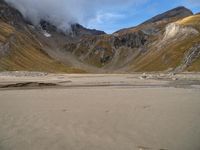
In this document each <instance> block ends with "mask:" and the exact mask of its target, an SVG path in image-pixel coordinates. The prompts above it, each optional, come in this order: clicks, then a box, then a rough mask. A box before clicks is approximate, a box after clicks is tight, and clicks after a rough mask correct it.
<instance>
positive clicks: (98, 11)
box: [6, 0, 148, 30]
mask: <svg viewBox="0 0 200 150" xmlns="http://www.w3.org/2000/svg"><path fill="white" fill-rule="evenodd" d="M6 1H7V2H8V3H10V4H11V5H13V6H14V7H15V8H16V9H18V10H19V11H20V12H21V13H22V14H23V16H24V17H25V18H27V19H29V20H30V21H31V22H32V23H33V24H34V25H37V24H38V23H39V22H40V20H41V19H45V20H47V21H49V22H51V23H52V24H54V25H56V26H57V27H58V28H60V29H62V30H67V29H68V28H69V27H70V25H71V24H73V23H80V24H83V25H88V24H90V23H92V22H94V21H99V22H101V23H102V22H103V21H109V20H112V19H115V18H116V17H122V15H120V14H116V12H115V10H122V9H124V8H127V7H129V6H132V7H134V6H137V5H140V4H143V3H145V2H146V1H148V0H6ZM88 26H91V25H88Z"/></svg>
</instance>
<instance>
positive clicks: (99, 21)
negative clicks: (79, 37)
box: [84, 0, 200, 33]
mask: <svg viewBox="0 0 200 150" xmlns="http://www.w3.org/2000/svg"><path fill="white" fill-rule="evenodd" d="M118 1H119V0H118ZM126 3H127V4H126ZM177 6H185V7H187V8H189V9H191V10H192V11H193V12H194V13H197V12H200V0H140V1H137V0H136V1H134V0H132V1H129V0H127V1H126V0H123V1H121V3H120V1H119V3H115V2H114V1H113V4H107V5H106V4H105V5H103V7H100V8H98V6H96V7H97V11H96V12H95V15H94V16H93V17H92V18H90V19H89V21H87V22H86V23H85V24H84V25H85V26H87V27H89V28H95V29H99V30H103V31H105V32H107V33H112V32H114V31H117V30H119V29H121V28H126V27H132V26H135V25H137V24H140V23H142V22H143V21H145V20H147V19H149V18H151V17H153V16H155V15H157V14H159V13H162V12H165V11H167V10H169V9H172V8H175V7H177Z"/></svg>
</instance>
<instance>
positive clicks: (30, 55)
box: [0, 0, 200, 73]
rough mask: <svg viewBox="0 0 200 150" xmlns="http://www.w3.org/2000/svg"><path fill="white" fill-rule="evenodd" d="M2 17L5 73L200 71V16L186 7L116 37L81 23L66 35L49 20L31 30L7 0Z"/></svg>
mask: <svg viewBox="0 0 200 150" xmlns="http://www.w3.org/2000/svg"><path fill="white" fill-rule="evenodd" d="M0 12H1V14H0V26H1V28H0V70H1V71H3V70H25V71H26V70H34V71H45V72H67V73H70V72H71V73H75V72H77V73H84V72H90V73H114V72H119V73H129V72H151V71H175V72H182V71H200V66H199V64H200V58H199V51H200V50H199V44H200V34H199V33H200V28H199V25H200V15H198V14H197V15H194V14H193V13H192V12H191V11H190V10H189V9H187V8H185V7H177V8H174V9H172V10H169V11H167V12H164V13H162V14H159V15H157V16H155V17H153V18H151V19H149V20H147V21H146V22H144V23H142V24H140V25H138V26H135V27H132V28H127V29H122V30H119V31H117V32H115V33H113V34H106V33H105V32H103V31H99V30H95V29H87V28H85V27H83V26H82V25H80V24H72V26H71V27H72V30H71V31H70V32H67V33H65V32H63V31H60V30H58V29H57V28H56V26H54V25H52V24H51V23H50V22H48V21H46V20H41V22H40V25H39V26H33V25H32V24H30V22H28V21H27V20H25V19H24V18H23V16H22V15H21V14H20V12H19V11H17V10H16V9H15V8H13V7H11V6H9V5H8V4H7V3H5V2H4V1H3V0H0ZM5 12H6V13H5ZM18 19H19V21H16V20H18ZM193 54H196V56H197V57H193ZM188 57H190V59H188ZM49 64H51V65H49ZM181 66H184V67H181ZM177 68H178V69H177Z"/></svg>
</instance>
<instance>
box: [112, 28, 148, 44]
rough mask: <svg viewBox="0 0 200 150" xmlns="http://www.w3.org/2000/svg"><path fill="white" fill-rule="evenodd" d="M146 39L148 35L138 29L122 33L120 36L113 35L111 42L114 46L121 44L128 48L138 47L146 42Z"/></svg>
mask: <svg viewBox="0 0 200 150" xmlns="http://www.w3.org/2000/svg"><path fill="white" fill-rule="evenodd" d="M147 39H148V36H147V35H146V34H145V33H144V32H142V31H139V32H135V33H129V34H124V35H122V36H115V38H114V42H113V44H114V47H115V48H120V47H122V46H124V47H128V48H139V47H141V46H143V45H144V44H145V43H146V41H147Z"/></svg>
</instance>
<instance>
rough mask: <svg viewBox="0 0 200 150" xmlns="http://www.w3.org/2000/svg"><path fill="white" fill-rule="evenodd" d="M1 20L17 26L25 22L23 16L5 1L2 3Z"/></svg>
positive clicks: (0, 3)
mask: <svg viewBox="0 0 200 150" xmlns="http://www.w3.org/2000/svg"><path fill="white" fill-rule="evenodd" d="M0 20H2V21H5V22H6V23H8V24H10V25H13V26H16V25H19V24H22V23H23V22H24V19H23V16H22V14H21V13H20V12H19V11H18V10H16V9H15V8H13V7H11V6H10V5H8V4H7V3H6V2H4V0H1V1H0Z"/></svg>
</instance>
